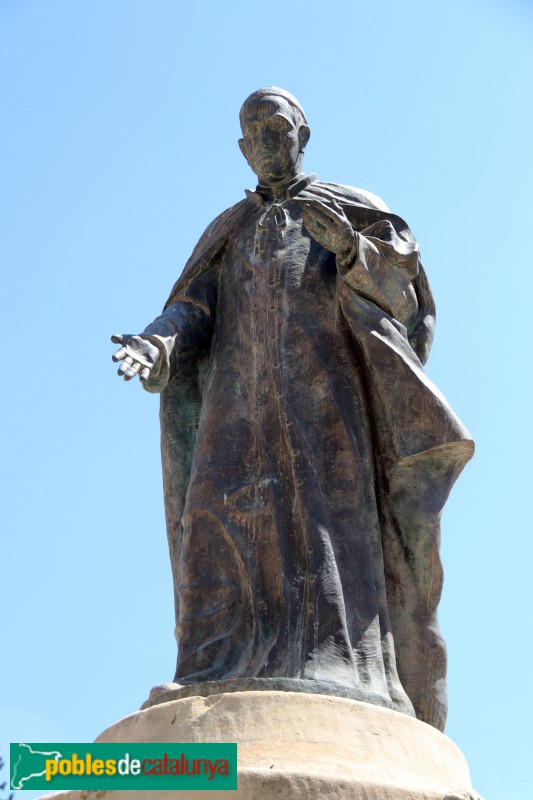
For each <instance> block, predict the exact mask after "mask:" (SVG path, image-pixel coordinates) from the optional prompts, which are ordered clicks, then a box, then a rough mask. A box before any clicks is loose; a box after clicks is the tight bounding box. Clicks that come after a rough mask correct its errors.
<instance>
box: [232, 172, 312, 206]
mask: <svg viewBox="0 0 533 800" xmlns="http://www.w3.org/2000/svg"><path fill="white" fill-rule="evenodd" d="M316 179H317V176H316V175H315V173H312V174H311V175H305V174H304V173H303V172H300V174H299V175H296V177H295V178H291V179H290V181H288V182H287V183H286V184H281V186H276V190H275V192H274V190H273V188H272V187H271V186H262V185H261V184H260V183H259V184H258V185H257V188H256V190H255V192H253V191H250V190H249V189H246V197H247V198H248V200H252V201H253V202H254V203H256V205H263V203H272V201H275V202H278V203H282V202H284V201H285V200H290V199H291V197H295V196H296V195H297V194H298V192H301V191H302V189H305V187H306V186H309V184H310V183H314V181H316Z"/></svg>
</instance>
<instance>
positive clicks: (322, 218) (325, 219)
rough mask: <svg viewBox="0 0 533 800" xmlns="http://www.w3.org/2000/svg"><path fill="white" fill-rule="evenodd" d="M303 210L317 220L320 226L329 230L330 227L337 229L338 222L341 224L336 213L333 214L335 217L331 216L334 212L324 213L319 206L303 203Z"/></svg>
mask: <svg viewBox="0 0 533 800" xmlns="http://www.w3.org/2000/svg"><path fill="white" fill-rule="evenodd" d="M304 211H306V212H307V213H308V214H309V216H310V217H311V218H312V219H314V220H315V222H319V223H320V225H322V227H324V228H328V229H329V230H331V229H332V228H333V229H335V230H337V229H338V226H339V224H342V220H341V218H340V217H339V216H338V215H335V217H333V216H332V214H335V212H332V214H326V213H325V212H324V211H323V210H322V209H321V208H318V207H316V206H314V205H313V206H312V205H305V206H304Z"/></svg>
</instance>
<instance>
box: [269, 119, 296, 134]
mask: <svg viewBox="0 0 533 800" xmlns="http://www.w3.org/2000/svg"><path fill="white" fill-rule="evenodd" d="M268 127H269V128H270V129H271V130H273V131H289V130H290V127H291V126H290V123H289V121H288V120H286V119H285V117H279V116H275V117H272V119H271V120H270V121H269V123H268Z"/></svg>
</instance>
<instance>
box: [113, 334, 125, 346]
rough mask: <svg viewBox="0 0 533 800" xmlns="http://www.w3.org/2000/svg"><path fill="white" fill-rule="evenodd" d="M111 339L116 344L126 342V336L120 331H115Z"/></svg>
mask: <svg viewBox="0 0 533 800" xmlns="http://www.w3.org/2000/svg"><path fill="white" fill-rule="evenodd" d="M111 341H112V342H114V343H115V344H124V337H123V336H122V334H120V333H114V334H113V336H112V337H111Z"/></svg>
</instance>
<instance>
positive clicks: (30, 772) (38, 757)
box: [10, 743, 61, 789]
mask: <svg viewBox="0 0 533 800" xmlns="http://www.w3.org/2000/svg"><path fill="white" fill-rule="evenodd" d="M38 747H39V745H34V744H32V745H29V744H24V743H17V744H12V745H11V748H10V760H11V788H12V789H31V788H32V787H31V783H32V780H34V779H36V778H38V779H41V778H42V777H43V776H44V773H45V766H46V762H47V761H48V760H50V759H51V758H53V759H54V760H55V761H57V760H58V759H59V758H61V753H59V752H58V751H57V750H52V751H50V750H48V751H45V750H38V749H37V748H38ZM39 782H40V781H39Z"/></svg>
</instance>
